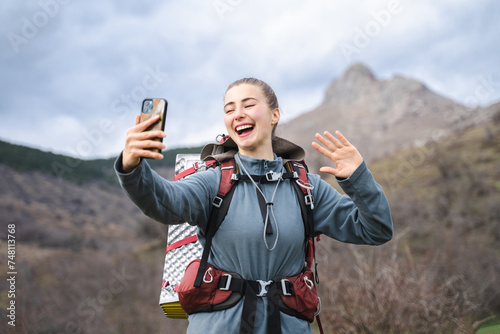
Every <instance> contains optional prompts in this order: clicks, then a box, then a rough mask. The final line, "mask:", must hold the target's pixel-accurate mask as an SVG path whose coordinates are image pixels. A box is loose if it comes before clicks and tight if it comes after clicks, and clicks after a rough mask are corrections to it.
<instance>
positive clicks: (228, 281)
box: [219, 274, 233, 291]
mask: <svg viewBox="0 0 500 334" xmlns="http://www.w3.org/2000/svg"><path fill="white" fill-rule="evenodd" d="M222 277H227V280H226V284H225V285H224V286H223V287H222V288H219V290H224V291H228V290H229V287H230V286H231V281H232V279H233V276H232V275H230V274H224V275H222ZM222 277H221V278H220V279H222Z"/></svg>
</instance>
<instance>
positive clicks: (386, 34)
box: [0, 0, 500, 156]
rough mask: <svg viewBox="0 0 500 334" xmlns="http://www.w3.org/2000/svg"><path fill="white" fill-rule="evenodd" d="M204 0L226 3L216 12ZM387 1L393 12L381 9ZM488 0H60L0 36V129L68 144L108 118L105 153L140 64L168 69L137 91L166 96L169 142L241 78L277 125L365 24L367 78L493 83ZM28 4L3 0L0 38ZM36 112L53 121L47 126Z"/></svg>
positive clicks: (218, 104) (435, 84) (327, 78)
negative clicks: (269, 102) (276, 106)
mask: <svg viewBox="0 0 500 334" xmlns="http://www.w3.org/2000/svg"><path fill="white" fill-rule="evenodd" d="M217 3H223V4H226V5H229V9H228V10H227V11H225V12H223V13H221V12H220V11H218V10H217V9H216V7H214V4H217ZM398 3H399V5H400V6H399V7H397V6H396V7H394V8H396V11H397V13H396V14H394V13H393V14H392V15H391V17H390V18H387V17H385V18H384V16H383V15H384V13H386V11H387V10H388V9H389V7H390V6H395V5H397V4H398ZM499 8H500V6H499V4H498V3H497V2H495V1H493V0H483V1H479V2H470V1H452V0H445V1H440V2H436V1H431V0H423V1H411V0H400V1H397V0H363V1H361V0H358V1H331V2H325V1H309V2H305V1H299V0H291V1H284V0H280V1H272V2H269V1H264V0H256V1H249V0H248V1H245V0H241V1H229V0H220V1H207V2H201V3H200V2H199V1H195V0H189V1H180V0H177V1H156V0H150V1H144V2H141V3H140V4H138V3H137V2H135V1H122V2H118V1H114V2H103V3H93V2H75V1H72V2H70V3H68V4H67V5H64V6H63V5H61V6H60V8H59V11H58V13H57V15H55V16H54V17H51V19H50V21H49V22H48V23H47V24H46V25H45V26H44V27H41V28H40V29H39V30H38V32H37V34H36V36H35V37H33V38H30V39H29V42H28V43H27V44H21V45H20V46H19V52H18V53H14V52H13V49H12V47H11V45H10V44H9V41H8V39H6V38H4V39H2V40H0V50H1V51H0V72H1V73H2V77H1V78H0V130H1V131H2V132H1V136H2V137H6V136H7V137H8V138H11V139H12V141H17V142H20V141H22V142H26V143H32V144H33V145H37V146H43V147H50V148H53V149H54V150H56V151H68V149H67V148H66V146H68V145H69V146H71V147H72V148H73V151H74V150H75V147H77V146H78V145H79V143H80V142H79V141H82V140H83V141H84V140H85V137H84V136H83V135H82V131H84V130H85V129H86V130H87V131H90V130H91V129H95V128H96V127H97V128H98V124H99V121H100V120H102V119H104V118H106V117H109V118H110V119H112V120H113V122H114V124H115V126H116V127H115V129H114V130H113V131H111V132H109V133H107V134H106V138H105V140H103V141H102V143H100V144H99V145H94V147H93V148H92V150H88V151H89V154H90V155H95V156H101V155H106V154H108V155H111V154H116V153H118V152H119V150H120V149H121V147H122V145H123V142H124V135H125V131H126V129H127V128H128V127H129V126H130V125H131V124H132V123H133V119H134V115H135V114H136V113H138V110H139V106H140V101H139V100H140V99H139V97H140V96H141V94H142V92H143V91H140V87H141V85H142V83H143V80H144V78H145V77H146V76H147V75H148V71H147V70H146V68H148V67H149V68H156V67H159V68H160V69H161V71H162V73H168V76H167V77H165V78H164V80H162V82H160V83H159V84H158V85H156V86H155V87H154V88H150V89H147V90H146V93H147V94H148V95H149V96H150V97H156V96H158V97H165V98H167V99H168V100H169V102H170V106H169V116H168V121H167V130H168V137H167V140H166V141H167V145H169V146H171V147H172V146H179V145H182V144H193V145H194V144H199V143H201V142H203V141H208V140H213V138H214V137H215V135H216V134H218V133H219V132H224V128H223V122H222V116H221V110H222V109H221V108H222V98H223V94H224V91H225V89H226V87H227V85H228V84H229V83H230V82H232V81H233V80H236V79H239V78H241V77H244V76H256V77H259V78H261V79H263V80H265V81H267V82H268V83H270V84H271V86H273V88H274V89H275V90H276V92H277V93H278V98H279V100H280V103H281V107H282V109H283V111H284V114H283V118H282V121H286V120H289V119H291V118H292V117H294V116H296V115H298V114H300V113H302V112H305V111H309V110H311V109H313V108H314V107H316V106H317V105H318V104H319V103H320V102H321V100H322V97H323V94H324V92H325V90H326V88H327V86H328V84H329V83H330V82H331V81H332V80H333V79H334V78H335V77H336V76H338V75H340V74H341V73H342V72H343V71H344V70H345V69H346V68H347V67H348V66H349V64H350V62H349V60H348V59H346V57H345V56H344V55H343V54H342V51H341V43H350V44H353V43H354V39H355V37H356V34H358V33H359V31H362V32H363V33H365V34H366V33H367V32H366V29H367V28H371V29H375V30H372V31H371V33H372V34H371V36H369V38H370V40H369V43H368V44H367V45H366V46H365V47H362V48H359V52H358V53H357V54H355V55H354V57H353V61H362V62H364V63H366V64H367V65H368V66H369V67H371V68H372V69H373V70H374V71H375V74H376V75H378V76H382V77H390V76H392V75H394V74H395V73H398V74H402V75H407V76H410V77H413V78H416V79H418V80H421V81H423V82H424V83H426V84H427V85H428V86H430V87H431V88H432V89H434V90H437V91H438V92H440V93H442V94H445V95H447V96H450V97H452V98H454V99H457V100H459V101H464V100H465V99H467V98H468V97H469V96H470V95H471V94H474V92H475V90H476V89H477V87H478V85H480V84H481V82H482V81H481V80H483V81H484V78H490V77H491V78H492V82H493V83H496V82H498V81H500V69H499V68H498V66H497V63H498V61H497V59H496V56H497V55H498V49H499V46H498V43H497V39H498V37H497V36H498V35H499V33H500V23H499V22H500V9H499ZM226 9H227V7H226ZM40 10H41V7H40V5H38V4H36V3H33V2H15V1H10V2H9V1H7V2H3V3H2V11H0V12H1V14H0V19H1V20H2V23H3V25H2V27H0V34H1V35H3V36H6V35H7V33H9V32H16V33H19V34H20V33H21V28H22V24H23V21H22V20H23V17H26V18H28V19H31V18H32V17H33V15H34V14H35V13H37V12H38V11H40ZM381 15H382V16H381ZM384 19H385V20H388V21H386V22H385V21H383V20H384ZM380 20H382V21H380ZM374 22H375V23H374ZM377 23H378V24H379V26H380V29H379V30H380V31H378V30H376V29H377V27H376V24H377ZM374 32H375V33H374ZM490 81H491V80H490ZM138 87H139V88H138ZM493 88H494V89H496V91H494V92H493V93H491V94H489V95H488V96H486V94H482V95H481V99H479V103H481V104H487V103H491V102H493V101H495V100H498V98H499V94H497V91H498V90H500V87H496V86H494V87H493ZM134 92H135V93H136V94H135V96H136V98H133V99H130V98H129V100H128V102H127V103H125V102H123V101H122V102H121V104H119V107H120V108H119V109H118V111H117V109H116V108H115V107H116V101H117V100H118V101H121V100H122V99H123V98H124V96H127V95H128V96H130V95H133V93H134ZM19 101H23V103H24V104H26V105H30V106H32V107H31V108H30V110H28V113H29V114H30V121H29V122H26V123H23V124H18V123H14V122H16V120H15V118H13V117H11V116H10V115H12V113H16V112H19V111H18V110H19ZM48 120H53V121H56V120H57V123H59V124H61V125H60V127H57V126H49V125H51V124H52V122H49V121H48ZM14 125H15V126H14ZM13 128H16V131H12V130H11V129H13ZM66 128H67V129H70V130H66ZM33 129H36V132H37V134H36V135H33ZM68 132H72V133H73V137H72V138H71V139H69V140H70V141H69V142H68V143H66V142H64V143H63V144H61V141H60V140H59V141H58V140H57V139H56V138H60V137H61V136H64V135H67V134H68ZM82 136H83V137H82ZM80 145H81V146H82V145H83V144H80ZM90 151H91V152H90ZM68 152H69V151H68Z"/></svg>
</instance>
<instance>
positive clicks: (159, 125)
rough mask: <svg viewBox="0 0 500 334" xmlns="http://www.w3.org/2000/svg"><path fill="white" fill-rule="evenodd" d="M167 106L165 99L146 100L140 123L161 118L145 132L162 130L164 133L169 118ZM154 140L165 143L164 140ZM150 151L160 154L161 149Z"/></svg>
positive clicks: (143, 103)
mask: <svg viewBox="0 0 500 334" xmlns="http://www.w3.org/2000/svg"><path fill="white" fill-rule="evenodd" d="M167 106H168V102H167V101H166V100H164V99H145V100H144V101H143V102H142V109H141V117H140V121H139V122H140V123H142V122H145V121H147V120H148V119H151V118H152V117H155V116H159V117H160V119H159V120H158V121H157V122H155V123H154V124H153V125H151V126H149V127H148V128H147V129H146V130H144V131H154V130H160V131H164V129H165V119H166V117H167ZM154 140H156V141H159V142H163V138H155V139H154ZM148 150H151V151H153V152H157V153H160V152H161V150H160V149H156V148H149V149H148Z"/></svg>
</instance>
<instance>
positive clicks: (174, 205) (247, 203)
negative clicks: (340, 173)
mask: <svg viewBox="0 0 500 334" xmlns="http://www.w3.org/2000/svg"><path fill="white" fill-rule="evenodd" d="M239 157H240V158H241V161H242V163H243V164H244V166H245V168H246V169H247V170H248V172H249V173H250V174H252V175H264V174H266V173H267V172H270V171H274V172H276V173H279V172H281V171H282V169H283V162H282V159H281V158H279V157H276V156H275V160H272V161H269V160H261V159H254V158H250V157H247V156H243V155H239ZM115 169H116V172H117V175H118V178H119V181H120V184H121V186H122V188H123V189H124V191H125V193H126V194H127V196H128V197H129V198H130V199H131V200H132V201H133V202H134V203H135V204H136V205H137V206H138V207H139V208H140V209H141V210H142V211H143V212H144V213H145V214H146V215H148V216H149V217H151V218H153V219H155V220H157V221H159V222H161V223H164V224H180V223H184V222H186V221H187V222H189V223H190V224H192V225H196V226H198V227H199V228H204V227H205V224H206V223H207V221H208V219H209V216H210V210H211V203H212V201H213V199H214V197H215V196H216V195H217V190H218V188H219V182H220V177H221V171H220V169H219V168H215V169H211V170H208V171H205V172H201V173H196V174H194V175H192V176H190V177H189V178H187V179H185V180H183V181H180V182H171V181H167V180H165V179H164V178H162V177H161V176H159V175H158V174H157V173H156V172H154V171H153V170H152V169H151V168H150V167H149V165H148V163H147V162H146V161H145V160H143V161H142V162H141V163H140V164H139V166H138V167H137V168H136V169H134V170H133V171H132V172H130V173H123V172H121V157H120V158H119V159H118V160H117V162H116V164H115ZM308 179H309V182H310V184H311V185H313V186H314V189H313V190H312V195H313V198H314V210H313V215H314V229H315V233H317V234H319V233H321V234H325V235H327V236H329V237H331V238H334V239H336V240H339V241H342V242H347V243H354V244H368V245H380V244H383V243H385V242H387V241H388V240H390V239H391V238H392V234H393V226H392V220H391V214H390V210H389V205H388V202H387V199H386V197H385V195H384V193H383V191H382V189H381V187H380V185H378V184H377V183H376V182H375V180H374V179H373V177H372V174H371V173H370V171H369V170H368V169H367V167H366V164H365V163H364V162H363V163H362V165H361V166H359V167H358V169H357V170H356V171H355V172H354V173H353V174H352V175H351V176H350V177H349V178H347V179H343V180H338V183H339V184H340V186H341V187H342V189H343V190H344V191H345V193H346V194H347V195H348V196H345V195H341V194H339V193H338V192H337V191H336V190H335V189H334V188H333V187H331V186H330V185H329V184H328V183H326V182H324V181H323V180H321V179H320V177H319V176H318V175H314V174H308ZM291 182H293V181H290V180H285V181H282V182H281V183H280V184H279V185H278V187H277V188H276V183H275V182H271V183H264V184H262V191H263V192H264V195H265V196H266V198H267V199H271V198H272V195H273V192H274V191H276V195H275V199H274V205H273V206H272V207H273V211H274V216H275V217H276V221H274V219H271V224H272V227H273V234H272V235H267V236H264V235H265V234H264V222H263V218H262V214H261V211H260V207H259V203H258V198H257V193H256V189H255V186H254V184H253V183H251V182H250V181H244V182H243V181H240V182H239V184H238V185H237V186H236V189H235V193H234V196H233V199H232V201H231V206H230V208H229V211H228V213H227V216H226V218H225V220H224V222H223V223H222V225H221V226H220V228H219V229H218V231H217V233H216V234H215V236H214V238H213V244H212V248H211V253H210V256H209V262H210V263H211V264H213V265H214V266H215V267H218V268H219V269H221V270H224V271H226V272H236V273H239V274H240V275H241V276H242V277H243V278H245V279H250V280H270V279H272V278H274V277H276V276H293V275H295V274H297V273H298V272H300V271H301V270H302V268H303V265H304V256H305V254H304V250H305V247H304V246H305V240H304V225H303V222H302V216H301V212H300V207H299V204H298V202H297V196H296V193H295V190H294V188H293V185H292V184H291ZM198 237H199V240H200V243H201V244H202V245H204V244H205V239H204V238H203V236H202V235H200V234H199V233H198ZM264 238H266V240H267V245H268V246H269V247H271V246H272V245H273V244H274V243H275V242H276V238H277V243H276V247H275V249H274V250H272V251H270V250H269V249H268V247H266V244H265V242H264ZM242 306H243V299H242V300H240V302H239V303H238V304H237V305H236V306H234V307H232V308H230V309H227V310H223V311H217V312H211V313H196V314H192V315H190V316H189V327H188V333H189V334H191V333H200V334H201V333H203V334H211V333H213V334H221V333H238V331H239V327H240V317H241V311H242ZM266 309H267V300H266V297H261V298H260V299H259V304H258V307H257V313H256V316H255V331H254V332H255V333H259V334H265V331H266V319H267V317H266ZM281 326H282V333H297V334H298V333H311V328H310V324H309V323H308V322H307V321H305V320H301V319H298V318H295V317H292V316H288V315H286V314H283V313H281Z"/></svg>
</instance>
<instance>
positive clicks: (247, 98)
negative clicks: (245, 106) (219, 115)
mask: <svg viewBox="0 0 500 334" xmlns="http://www.w3.org/2000/svg"><path fill="white" fill-rule="evenodd" d="M248 100H255V101H257V102H258V101H259V100H257V99H256V98H255V97H245V98H244V99H243V100H241V102H247V101H248ZM230 104H236V103H235V102H228V103H226V104H225V105H224V108H226V107H227V106H228V105H230Z"/></svg>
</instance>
